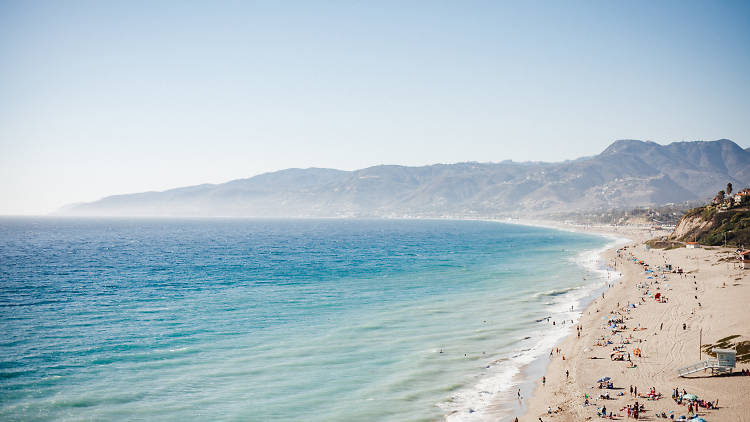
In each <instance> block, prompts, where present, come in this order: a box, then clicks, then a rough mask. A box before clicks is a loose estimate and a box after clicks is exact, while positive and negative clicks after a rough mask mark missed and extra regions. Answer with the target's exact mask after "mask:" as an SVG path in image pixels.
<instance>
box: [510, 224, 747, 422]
mask: <svg viewBox="0 0 750 422" xmlns="http://www.w3.org/2000/svg"><path fill="white" fill-rule="evenodd" d="M507 223H515V224H523V225H533V226H540V227H548V228H555V229H560V230H568V231H575V232H583V233H595V234H600V235H604V236H607V237H612V238H620V239H623V238H624V237H625V236H627V238H628V240H630V241H629V242H627V243H628V246H627V248H628V250H629V251H633V253H634V254H635V255H637V256H638V258H639V259H644V260H645V261H646V262H651V263H652V265H654V266H656V265H659V264H664V263H665V262H669V263H673V264H674V265H677V266H681V268H684V269H685V270H686V272H688V271H689V272H690V273H691V275H694V276H695V277H696V278H695V279H694V282H695V283H696V284H695V285H694V286H691V285H689V283H688V282H687V278H686V277H687V276H683V277H685V278H681V279H680V278H678V277H677V276H675V275H672V274H668V275H665V278H664V279H662V280H661V283H662V286H657V285H656V284H653V282H651V283H649V284H650V288H651V289H652V291H651V294H653V292H654V291H655V289H657V288H658V289H661V288H664V289H665V291H664V294H665V295H667V294H669V297H670V301H669V302H668V303H666V304H661V303H656V302H655V301H653V299H651V300H652V301H653V302H654V303H650V302H649V301H648V300H647V299H641V298H642V297H648V294H647V293H646V296H643V294H644V287H643V281H644V280H643V279H647V278H646V277H644V273H643V268H642V267H641V266H640V265H639V264H637V263H633V262H632V261H629V260H628V259H631V258H630V257H629V256H627V255H624V254H622V256H619V257H618V255H617V251H618V249H619V248H620V247H622V243H621V244H620V245H615V246H613V247H610V248H608V249H606V250H605V251H603V252H601V253H600V257H601V259H602V261H603V262H604V263H605V265H607V266H610V267H611V268H614V269H615V270H617V271H618V272H620V273H621V274H622V276H621V277H620V278H619V279H618V280H616V282H614V283H613V284H612V286H611V287H610V288H604V289H601V292H602V294H601V297H600V296H599V292H592V293H593V295H592V296H591V297H590V303H588V305H587V306H585V307H584V309H583V311H582V312H581V314H580V318H579V320H578V321H577V325H580V326H581V327H582V331H581V332H582V334H581V336H580V338H579V337H578V335H577V332H573V331H572V329H569V332H568V333H567V335H566V336H565V337H564V338H563V339H562V340H561V341H559V342H558V344H557V345H556V346H555V349H554V350H555V351H556V350H557V349H559V350H560V354H559V355H558V354H557V353H556V352H555V353H553V355H552V356H551V357H549V356H545V357H544V358H543V359H540V362H538V363H537V364H536V367H535V366H534V365H533V364H530V365H528V367H527V368H524V370H523V371H522V372H523V375H524V376H525V377H527V378H528V377H531V381H528V380H527V381H526V382H523V381H521V382H520V383H519V387H520V388H521V392H522V394H523V395H524V396H525V397H524V399H523V400H522V401H521V402H520V403H519V405H518V406H517V407H516V409H515V410H516V414H515V415H511V416H506V415H507V411H508V410H512V409H509V408H508V407H507V406H502V404H500V403H498V410H499V409H502V410H503V411H502V412H498V416H501V415H502V418H503V419H501V420H508V421H513V420H514V418H515V417H518V420H519V421H534V422H536V421H539V420H542V421H544V422H546V421H571V422H572V421H580V420H586V419H591V418H595V417H597V413H596V412H597V408H598V407H600V406H602V405H604V406H606V407H607V409H610V410H611V411H613V412H614V415H619V416H616V419H624V418H625V416H626V412H625V410H623V409H624V407H625V405H627V404H633V402H634V401H635V400H636V399H635V398H634V397H629V392H628V391H627V390H628V387H629V386H630V385H633V384H635V385H636V386H637V387H639V391H643V392H646V391H648V388H650V387H655V388H656V391H657V392H660V393H662V394H663V395H666V398H662V399H660V400H657V401H653V403H651V402H649V403H648V405H647V408H646V409H647V415H648V419H652V418H653V417H654V414H660V413H661V412H664V413H665V414H667V415H669V414H672V415H674V417H675V418H678V417H679V416H680V415H682V414H687V408H686V406H679V405H677V404H676V403H675V402H674V401H673V400H671V399H670V398H669V395H668V394H670V391H671V390H672V388H675V387H677V386H679V388H686V389H687V391H688V392H691V393H696V394H698V396H699V397H705V398H706V399H707V400H715V399H718V398H719V397H721V398H723V399H724V400H720V407H719V409H716V410H710V411H708V412H707V413H708V415H704V413H701V415H702V416H703V417H705V418H709V417H712V418H713V420H717V419H716V418H717V417H719V418H720V419H718V420H738V421H739V420H748V419H743V415H747V414H750V402H749V401H748V400H747V397H750V378H747V377H718V378H716V377H714V378H704V377H705V374H703V373H700V374H699V375H698V376H696V377H691V378H690V379H686V378H679V377H678V376H677V373H676V369H677V368H679V367H681V366H684V365H687V364H690V363H694V362H697V361H698V360H699V356H698V348H699V346H700V345H699V344H698V343H699V339H698V338H692V337H695V335H693V336H692V337H690V334H691V333H692V334H694V331H696V328H697V327H691V328H689V329H685V330H682V326H681V325H680V323H679V319H675V318H672V319H667V318H665V317H664V316H665V312H664V311H665V308H666V309H667V310H668V312H669V314H670V315H672V316H680V317H682V318H684V319H686V320H690V319H697V317H696V314H699V315H701V316H702V318H700V322H701V324H700V325H701V328H697V329H698V330H702V331H701V333H702V335H703V339H704V341H703V344H706V343H708V342H715V341H717V340H718V339H721V338H723V337H726V336H727V335H739V336H740V338H739V339H741V340H747V339H748V338H750V329H748V327H747V324H746V323H745V321H744V318H743V317H745V318H746V317H747V316H748V315H747V311H745V308H744V306H746V303H747V301H748V299H750V285H748V284H747V283H744V281H745V278H746V277H745V276H744V274H741V273H738V272H737V270H736V269H733V268H732V267H731V261H730V262H728V264H725V265H726V266H724V265H721V263H722V262H725V261H720V260H721V259H722V258H724V257H725V255H726V253H727V252H731V250H729V249H720V248H717V249H698V250H695V251H693V250H687V249H684V248H683V249H677V250H670V251H663V250H650V249H648V248H646V247H645V246H644V245H643V242H644V241H645V240H648V239H649V238H652V237H654V236H658V235H662V233H654V232H653V231H651V230H649V229H648V228H646V227H628V226H618V227H616V228H615V227H611V226H571V225H567V224H563V223H557V222H549V221H544V222H538V221H515V222H514V221H507ZM688 251H690V252H688ZM626 258H628V259H626ZM701 261H706V262H710V270H709V269H707V268H706V266H707V264H704V267H703V273H701V272H700V269H701V268H700V264H701ZM691 264H692V268H691V266H690V265H691ZM717 267H718V268H717ZM735 276H738V277H735ZM717 278H719V279H723V280H728V279H730V278H731V279H733V280H732V281H734V282H735V283H732V284H733V286H732V288H733V289H734V290H735V291H734V292H733V293H738V294H736V295H734V294H733V295H732V296H733V298H732V300H728V299H726V298H724V297H722V295H721V294H718V293H717V289H719V288H722V289H723V288H725V287H724V286H717V283H718V284H719V285H721V284H722V283H725V284H726V281H724V282H718V281H715V280H716V279H717ZM711 279H714V281H713V282H712V281H711ZM734 279H736V280H734ZM678 280H682V282H680V281H678ZM639 283H640V285H641V289H638V288H637V287H635V286H637V285H639ZM670 284H671V285H670ZM695 286H697V287H695ZM701 286H702V288H701ZM693 287H695V288H696V289H698V290H696V291H694V290H693ZM667 289H668V290H667ZM694 292H698V293H700V294H701V296H702V300H703V303H701V304H700V305H699V306H698V309H696V305H695V303H692V302H697V301H695V300H694V299H693V297H694V296H697V295H692V296H691V294H692V293H694ZM706 293H708V295H706ZM639 295H640V297H639ZM639 299H640V300H642V301H643V302H640V301H638V300H639ZM691 299H693V300H692V302H691ZM636 301H638V303H639V304H642V305H643V306H639V307H638V308H637V309H632V312H625V311H622V309H623V304H627V303H629V302H631V303H635V302H636ZM728 302H730V303H728ZM728 305H729V306H728ZM618 310H620V311H622V313H624V314H626V315H627V316H626V318H627V319H628V320H629V321H627V322H628V323H629V324H633V325H635V324H643V328H644V330H643V333H647V335H646V334H641V332H638V334H630V333H631V332H628V334H627V335H631V336H633V337H636V336H638V337H640V338H638V341H639V342H640V343H639V346H640V345H642V344H645V343H649V345H648V346H644V347H643V349H644V355H643V357H640V358H637V360H638V362H637V365H638V368H632V369H631V368H625V365H624V363H623V362H619V361H611V360H610V359H609V351H610V350H609V349H610V348H611V347H610V348H606V347H596V346H594V344H595V340H596V339H597V338H602V337H604V338H607V337H608V336H607V334H606V333H607V329H606V327H602V324H601V321H600V319H601V317H602V315H609V312H617V311H618ZM731 310H734V312H733V311H731ZM628 311H630V309H628ZM743 311H744V314H743ZM719 315H720V316H721V318H717V316H719ZM718 321H722V322H729V324H725V325H726V326H718V327H717V322H718ZM657 322H659V324H662V325H666V326H664V327H663V328H664V329H663V330H659V331H658V332H655V331H654V328H655V327H656V323H657ZM631 326H632V325H631ZM649 327H651V331H649V330H648V328H649ZM681 331H684V332H681ZM709 333H711V334H710V337H709ZM634 340H635V339H634ZM691 343H695V344H694V345H692V344H691ZM689 344H690V347H687V346H688V345H689ZM675 346H677V347H678V348H679V351H677V350H675ZM646 347H648V351H645V350H646ZM625 348H626V349H628V348H633V345H632V344H627V345H625ZM688 349H689V350H690V351H691V352H692V353H690V352H688ZM646 353H648V354H646ZM593 355H596V356H593ZM605 355H606V356H605ZM591 357H597V358H598V359H590V358H591ZM705 357H706V356H705V354H704V355H703V358H704V359H705ZM602 358H604V359H602ZM540 366H541V367H542V368H543V371H540V370H539V367H540ZM748 367H750V365H749V364H747V363H744V364H743V363H739V362H738V363H737V368H735V369H736V371H739V370H740V369H747V368H748ZM639 368H640V369H639ZM565 371H568V373H569V375H565ZM597 374H598V375H597ZM542 375H543V376H544V377H545V380H546V383H545V384H544V385H543V384H542V382H541V380H540V377H541V376H542ZM709 375H710V374H709ZM602 376H611V377H612V378H613V380H614V382H615V385H616V387H618V388H625V390H617V391H613V393H619V392H620V391H625V394H624V395H623V396H616V398H615V399H613V400H604V399H598V398H592V396H595V397H598V395H599V393H600V391H601V390H598V389H596V388H593V386H595V385H596V382H595V381H596V379H597V378H599V377H602ZM745 380H747V382H744V383H743V381H745ZM657 381H658V382H657ZM688 387H689V388H688ZM592 388H593V389H592ZM525 390H526V391H525ZM529 390H532V392H531V393H530V394H529V393H527V391H529ZM524 393H526V394H524ZM584 395H585V396H584ZM511 396H512V395H511ZM584 397H588V398H589V399H590V400H589V403H590V405H587V406H584V401H585V399H584ZM508 398H509V397H504V399H506V400H507V399H508ZM510 399H511V400H512V399H513V397H510ZM643 401H645V400H644V399H641V402H643ZM548 409H550V410H552V409H554V410H553V411H552V412H551V413H548ZM648 412H653V413H651V414H648ZM669 412H673V413H669ZM708 420H711V419H708Z"/></svg>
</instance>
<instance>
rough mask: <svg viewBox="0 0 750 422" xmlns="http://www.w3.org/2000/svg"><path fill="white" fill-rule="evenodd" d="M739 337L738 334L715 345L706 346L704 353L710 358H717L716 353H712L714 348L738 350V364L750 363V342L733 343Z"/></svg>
mask: <svg viewBox="0 0 750 422" xmlns="http://www.w3.org/2000/svg"><path fill="white" fill-rule="evenodd" d="M739 337H740V336H739V335H738V334H735V335H732V336H729V337H724V338H723V339H720V340H719V341H717V342H716V343H714V344H704V345H703V351H704V352H705V353H706V354H707V355H709V356H712V357H716V353H714V352H712V351H711V349H713V348H717V349H735V350H737V362H739V363H745V362H750V341H732V340H736V339H737V338H739Z"/></svg>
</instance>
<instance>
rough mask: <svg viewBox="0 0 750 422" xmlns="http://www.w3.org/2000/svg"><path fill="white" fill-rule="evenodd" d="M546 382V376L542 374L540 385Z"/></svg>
mask: <svg viewBox="0 0 750 422" xmlns="http://www.w3.org/2000/svg"><path fill="white" fill-rule="evenodd" d="M546 383H547V377H545V376H544V375H542V385H545V384H546Z"/></svg>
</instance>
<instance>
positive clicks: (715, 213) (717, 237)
mask: <svg viewBox="0 0 750 422" xmlns="http://www.w3.org/2000/svg"><path fill="white" fill-rule="evenodd" d="M725 239H726V242H727V244H728V245H732V246H750V211H749V210H748V209H747V208H742V209H729V210H726V211H722V210H720V209H717V208H716V207H713V206H710V205H708V206H705V207H699V208H694V209H692V210H690V211H688V212H687V213H685V215H684V216H682V218H681V219H680V221H679V222H678V223H677V225H676V226H675V229H674V231H673V232H672V234H671V235H670V236H669V240H677V241H683V242H692V241H697V242H698V243H700V244H702V245H711V246H719V245H723V244H724V241H725Z"/></svg>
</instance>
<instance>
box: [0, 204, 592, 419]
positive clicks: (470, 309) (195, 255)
mask: <svg viewBox="0 0 750 422" xmlns="http://www.w3.org/2000/svg"><path fill="white" fill-rule="evenodd" d="M604 244H605V240H604V239H602V238H598V237H593V236H587V235H581V234H574V233H566V232H559V231H553V230H549V229H542V228H532V227H524V226H516V225H506V224H499V223H493V222H479V221H421V220H418V221H407V220H242V219H196V220H189V219H178V220H167V219H131V220H124V219H123V220H120V219H56V218H4V219H0V332H2V333H3V336H2V338H1V339H0V415H3V416H2V419H4V420H180V421H184V420H244V421H248V420H250V421H270V420H300V419H305V420H308V421H310V420H312V421H334V420H340V421H349V420H394V421H406V420H434V419H436V418H440V417H441V416H442V415H444V414H446V413H448V412H450V411H453V410H456V411H457V412H458V414H459V415H461V414H463V413H462V412H467V411H468V409H469V408H470V407H471V409H472V410H480V408H481V406H482V405H483V404H486V401H487V400H488V399H489V398H487V397H485V398H482V397H481V396H480V395H478V394H479V392H477V391H476V390H477V388H476V385H478V384H482V385H484V384H489V385H492V386H493V387H492V388H494V389H496V390H497V392H499V391H501V390H502V389H503V388H506V389H507V388H508V387H509V385H507V384H508V374H510V372H509V371H510V370H511V369H512V370H513V371H515V372H517V366H518V365H519V364H520V363H518V362H512V361H506V359H508V358H509V357H510V356H516V355H517V354H518V352H519V351H520V350H528V349H529V348H531V349H534V347H536V346H541V345H543V344H544V339H545V338H546V339H549V338H551V337H550V335H555V334H550V332H549V331H548V330H549V329H548V328H544V327H539V324H538V323H536V322H535V321H536V319H538V318H541V317H544V316H547V315H550V314H554V313H556V312H557V313H561V315H562V312H564V310H565V309H567V308H568V307H569V304H572V303H574V302H575V301H576V300H578V299H580V298H581V297H583V296H584V295H585V294H582V293H581V292H584V293H585V291H586V289H585V288H584V287H588V286H590V285H591V277H589V280H584V277H585V276H586V274H587V270H586V269H585V268H583V267H581V266H580V265H577V264H576V262H575V261H576V259H579V260H580V259H581V256H582V255H581V253H582V252H584V251H587V250H593V249H597V248H600V247H602V246H603V245H604ZM575 288H577V289H575ZM574 293H576V294H574ZM545 330H547V331H545ZM530 333H532V334H533V335H532V338H531V339H526V340H524V337H526V336H527V335H529V334H530ZM545 347H546V346H545ZM441 352H442V353H441ZM502 362H505V363H502ZM513 365H516V367H512V368H511V366H513ZM515 372H513V373H515ZM511 375H512V374H511ZM482 388H485V387H482ZM490 393H494V391H493V392H490ZM467 415H468V414H467ZM468 418H470V416H467V419H468Z"/></svg>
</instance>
